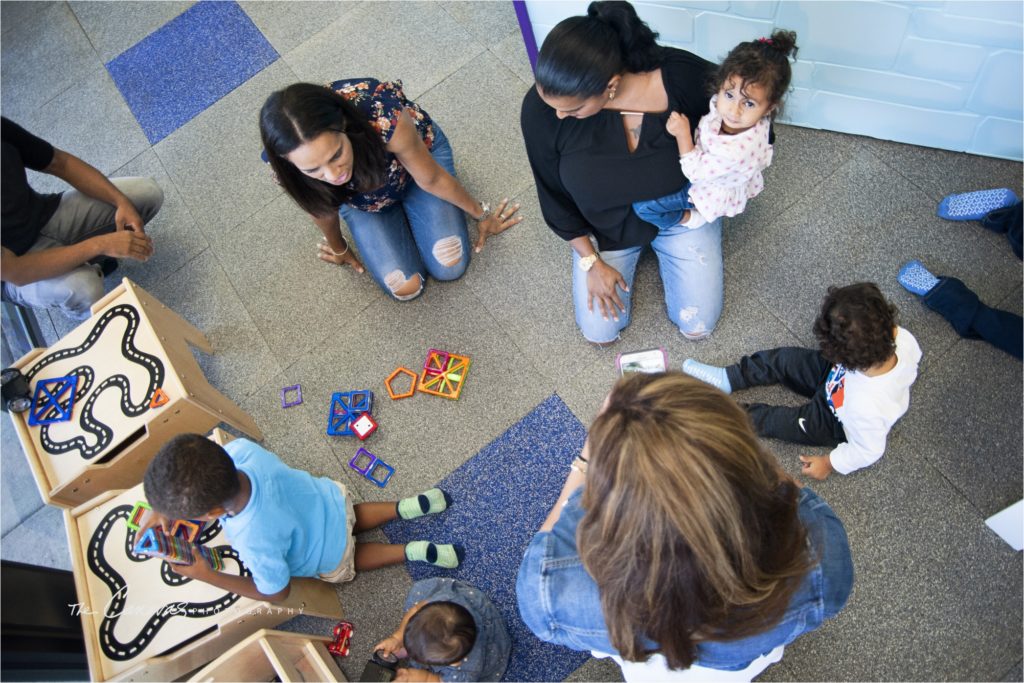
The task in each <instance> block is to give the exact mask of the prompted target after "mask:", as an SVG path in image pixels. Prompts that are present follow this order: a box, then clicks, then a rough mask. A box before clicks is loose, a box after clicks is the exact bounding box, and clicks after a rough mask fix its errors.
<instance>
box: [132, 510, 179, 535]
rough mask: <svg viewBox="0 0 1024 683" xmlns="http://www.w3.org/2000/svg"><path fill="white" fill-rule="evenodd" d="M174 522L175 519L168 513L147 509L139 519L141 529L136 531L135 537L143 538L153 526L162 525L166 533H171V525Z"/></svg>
mask: <svg viewBox="0 0 1024 683" xmlns="http://www.w3.org/2000/svg"><path fill="white" fill-rule="evenodd" d="M173 524H174V520H173V519H171V518H170V517H167V516H166V515H162V514H160V513H159V512H157V511H156V510H152V509H150V510H146V511H145V512H143V513H142V519H140V520H139V530H138V531H136V532H135V538H136V539H139V538H142V535H143V534H144V533H146V531H148V530H149V529H152V528H153V527H157V526H158V527H160V529H161V530H162V531H163V532H164V533H165V534H169V533H171V526H172V525H173Z"/></svg>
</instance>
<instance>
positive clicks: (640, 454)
mask: <svg viewBox="0 0 1024 683" xmlns="http://www.w3.org/2000/svg"><path fill="white" fill-rule="evenodd" d="M852 587H853V564H852V561H851V559H850V548H849V545H848V544H847V539H846V531H845V530H844V528H843V524H842V522H840V521H839V519H838V518H837V517H836V515H835V513H834V512H832V509H831V508H829V506H828V505H827V504H826V503H825V502H824V501H823V500H821V499H820V498H819V497H818V496H817V495H816V494H815V493H814V492H813V491H811V490H810V489H808V488H801V487H800V484H799V483H797V482H796V481H794V480H793V478H792V477H790V476H789V475H788V474H786V473H785V472H784V471H783V470H782V469H781V467H780V466H779V464H778V462H777V461H776V459H775V458H774V456H772V455H771V454H770V453H768V452H766V451H765V450H764V449H763V447H762V446H761V444H760V442H759V441H758V439H757V437H756V435H755V434H754V432H753V431H752V429H751V426H750V421H749V420H748V419H747V416H746V414H745V413H744V412H743V409H742V408H740V407H739V406H738V405H737V404H736V403H734V402H733V401H731V400H729V398H728V397H727V396H726V395H725V394H723V393H722V392H720V391H718V390H717V389H715V388H713V387H711V386H709V385H706V384H703V383H702V382H700V381H699V380H694V379H693V378H691V377H688V376H686V375H683V374H680V373H678V372H670V373H665V374H655V375H646V374H634V375H628V376H627V377H625V378H623V379H621V380H620V381H619V382H618V383H617V384H616V385H615V388H614V389H613V390H612V392H611V394H610V395H609V397H608V399H607V400H606V401H605V405H604V408H603V409H602V411H601V413H600V414H599V415H598V416H597V418H596V419H595V420H594V423H593V425H592V426H591V428H590V433H589V435H588V438H587V443H586V445H585V446H584V448H583V453H582V454H581V455H580V457H579V458H577V460H576V461H575V462H574V463H573V467H572V471H571V472H570V474H569V477H568V479H567V480H566V483H565V487H564V488H563V490H562V494H561V496H560V497H559V499H558V501H557V502H556V504H555V506H554V508H552V510H551V512H550V514H549V515H548V517H547V519H546V520H545V521H544V524H543V526H541V528H540V531H539V532H538V533H537V535H536V536H534V538H533V541H532V542H531V543H530V545H529V547H528V548H527V551H526V556H525V557H524V558H523V563H522V566H521V567H520V569H519V577H518V581H517V585H516V592H517V595H518V600H519V611H520V614H521V615H522V617H523V621H525V622H526V625H527V626H529V627H530V629H531V630H532V631H533V632H534V633H535V634H536V635H537V636H538V637H539V638H540V639H542V640H545V641H548V642H552V643H557V644H560V645H565V646H566V647H570V648H573V649H575V650H584V651H585V650H591V651H593V652H594V654H595V656H604V657H608V656H611V657H614V658H615V659H616V661H618V662H619V664H620V665H621V666H622V672H623V675H624V677H625V679H626V680H627V681H630V680H683V679H691V680H716V681H721V680H729V681H739V680H744V681H749V680H751V678H752V677H754V676H756V675H757V674H758V673H760V672H761V671H763V670H764V669H765V668H767V667H768V666H769V665H770V664H772V663H774V662H777V661H779V660H780V659H781V658H782V652H783V648H784V647H785V646H786V645H787V644H789V643H790V642H792V641H793V640H794V639H795V638H797V637H798V636H800V635H801V634H803V633H806V632H807V631H812V630H814V629H816V628H818V627H819V626H821V624H822V622H823V621H824V620H825V619H828V618H830V617H833V616H835V615H836V614H838V613H839V611H840V610H841V609H842V608H843V606H844V605H845V604H846V600H847V598H848V597H849V594H850V591H851V589H852Z"/></svg>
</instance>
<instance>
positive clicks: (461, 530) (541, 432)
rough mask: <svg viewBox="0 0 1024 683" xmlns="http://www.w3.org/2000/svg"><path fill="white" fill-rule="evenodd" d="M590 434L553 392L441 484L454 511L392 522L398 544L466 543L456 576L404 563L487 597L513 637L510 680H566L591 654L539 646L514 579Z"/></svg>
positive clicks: (415, 574) (421, 574)
mask: <svg viewBox="0 0 1024 683" xmlns="http://www.w3.org/2000/svg"><path fill="white" fill-rule="evenodd" d="M586 436H587V430H586V428H585V427H584V426H583V425H582V424H581V423H580V421H579V420H577V419H576V416H575V415H573V414H572V411H570V410H569V408H568V407H567V406H566V405H565V403H563V402H562V399H560V398H559V397H558V395H557V394H553V395H551V396H550V397H548V398H547V399H545V400H544V402H543V403H541V404H540V405H538V406H537V407H536V408H534V409H533V410H532V411H531V412H530V413H529V414H528V415H527V416H526V417H524V418H523V419H522V420H520V421H519V422H517V423H516V424H514V425H513V426H512V427H511V428H509V430H508V431H507V432H505V433H504V434H502V435H501V436H499V437H498V438H497V439H495V440H494V441H492V442H491V443H490V444H489V445H487V446H486V447H485V448H484V449H483V450H482V451H480V452H479V453H478V454H476V455H475V456H473V457H472V458H471V459H470V460H469V461H468V462H466V463H465V464H464V465H463V466H462V467H460V468H459V469H457V470H455V471H454V472H452V473H451V474H450V475H449V476H448V477H446V478H445V479H444V480H443V481H442V482H440V483H439V484H438V486H440V487H441V488H442V489H444V490H445V491H447V492H448V493H449V494H451V496H452V498H453V499H454V505H453V506H452V508H451V509H449V510H446V511H445V512H443V513H441V514H439V515H431V516H429V517H424V518H422V519H419V520H415V521H399V522H392V523H390V524H388V525H386V526H385V527H384V533H385V535H387V537H388V539H389V540H390V541H391V542H392V543H407V542H409V541H415V540H418V539H425V540H431V541H436V542H446V543H447V542H456V543H461V544H462V545H463V546H464V547H465V548H466V559H465V561H464V562H463V563H462V565H461V566H460V567H459V568H458V569H456V570H454V571H453V570H448V569H437V568H435V567H432V566H430V565H428V564H424V563H419V562H414V563H408V564H406V567H408V569H409V573H410V574H411V575H412V578H413V580H414V581H419V580H420V579H425V578H428V577H432V576H449V577H452V578H456V579H460V580H462V581H465V582H467V583H471V584H473V585H474V586H476V587H477V588H479V589H480V590H482V591H484V592H485V593H487V594H488V595H489V596H490V598H491V600H492V601H493V602H494V604H495V606H496V607H497V608H498V609H499V610H500V611H501V613H502V616H504V617H505V623H506V624H507V625H508V630H509V634H510V635H511V636H512V658H511V660H510V661H509V665H508V670H507V671H506V672H505V680H507V681H561V680H563V679H565V677H566V676H568V675H569V674H570V673H572V672H573V671H574V670H576V669H577V668H579V667H580V666H581V665H582V664H583V663H584V662H585V661H587V659H589V657H590V655H589V654H587V653H584V652H576V651H574V650H569V649H567V648H564V647H561V646H557V645H551V644H549V643H544V642H541V641H540V640H538V639H537V637H536V636H534V635H533V633H531V632H530V630H529V629H528V628H526V624H524V623H523V621H522V619H520V618H519V608H518V606H517V605H516V574H517V573H518V571H519V563H520V562H522V559H523V554H524V553H525V552H526V546H527V545H529V543H530V539H532V538H533V535H534V534H535V533H536V532H537V529H539V528H540V525H541V523H542V522H543V521H544V518H545V517H546V516H547V513H548V510H550V509H551V506H552V505H554V504H555V501H556V500H557V499H558V493H559V491H561V490H562V484H564V483H565V478H566V477H567V476H568V474H569V464H570V463H571V462H572V460H573V458H575V457H576V456H577V455H578V454H579V452H580V449H582V448H583V442H584V440H585V439H586Z"/></svg>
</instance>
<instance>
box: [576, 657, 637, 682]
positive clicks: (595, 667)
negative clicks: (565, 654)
mask: <svg viewBox="0 0 1024 683" xmlns="http://www.w3.org/2000/svg"><path fill="white" fill-rule="evenodd" d="M565 680H567V681H580V682H582V681H621V680H623V679H622V669H620V668H619V665H618V664H616V663H615V660H614V659H612V658H610V657H609V658H606V659H597V658H591V659H588V660H587V663H586V664H584V665H583V666H581V667H580V668H578V669H576V670H575V671H573V672H572V673H571V674H570V675H569V677H568V678H566V679H565Z"/></svg>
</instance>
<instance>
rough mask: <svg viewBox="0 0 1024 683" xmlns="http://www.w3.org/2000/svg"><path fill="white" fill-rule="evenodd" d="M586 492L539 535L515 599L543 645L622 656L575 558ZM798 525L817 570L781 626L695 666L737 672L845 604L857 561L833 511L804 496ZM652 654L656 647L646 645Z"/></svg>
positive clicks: (704, 655)
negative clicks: (803, 529)
mask: <svg viewBox="0 0 1024 683" xmlns="http://www.w3.org/2000/svg"><path fill="white" fill-rule="evenodd" d="M582 494H583V490H582V489H580V490H578V491H576V492H574V493H573V494H572V495H571V496H570V497H569V500H568V501H567V502H566V504H565V507H564V508H563V509H562V514H561V516H560V517H559V519H558V522H557V523H556V524H555V527H554V528H553V529H552V530H551V531H544V532H540V533H538V534H537V535H536V536H534V537H533V540H532V541H531V542H530V545H529V547H528V548H527V550H526V556H525V557H524V558H523V562H522V564H521V565H520V567H519V577H518V579H517V581H516V595H517V596H518V600H519V613H520V614H521V615H522V617H523V621H524V622H526V625H527V626H528V627H529V628H530V630H531V631H533V632H534V633H535V634H536V635H537V637H538V638H540V639H541V640H545V641H548V642H551V643H557V644H559V645H564V646H566V647H569V648H572V649H574V650H599V651H602V652H607V653H612V654H614V653H616V650H615V648H614V647H612V644H611V642H610V641H609V640H608V629H607V627H606V626H605V621H604V614H603V613H602V610H601V596H600V592H599V590H598V587H597V584H596V583H594V580H593V579H592V578H591V577H590V575H589V574H588V573H587V571H586V569H584V568H583V563H582V561H581V560H580V558H579V554H578V552H577V550H576V527H577V525H579V523H580V520H581V519H582V518H583V512H584V510H583V507H582V506H581V504H580V500H581V496H582ZM799 505H800V507H799V515H800V520H801V521H802V522H803V523H804V526H805V527H806V528H807V531H808V541H809V543H810V545H811V547H812V548H814V549H816V551H817V559H818V563H817V564H816V565H815V566H814V567H813V568H812V569H811V570H810V572H809V573H808V574H807V576H806V577H805V578H804V581H803V583H802V584H801V585H800V588H799V589H797V591H796V593H794V595H793V599H792V600H791V601H790V603H789V607H788V608H787V609H786V613H785V615H784V616H783V618H782V620H781V621H780V622H779V623H778V624H776V625H775V626H773V627H772V628H771V629H769V630H768V631H765V632H764V633H760V634H757V635H754V636H748V637H746V638H742V639H740V640H731V641H728V642H708V641H705V642H701V643H699V644H698V645H697V662H696V663H697V664H700V665H701V666H704V667H707V668H711V669H721V670H727V671H738V670H740V669H744V668H746V667H747V666H748V665H749V664H750V663H751V662H752V661H754V660H755V659H757V658H758V657H760V656H761V655H763V654H766V653H768V652H770V651H771V650H773V649H774V648H776V647H778V646H779V645H787V644H789V643H790V642H792V641H793V640H795V639H796V638H797V637H798V636H800V635H801V634H803V633H807V632H808V631H813V630H814V629H816V628H818V627H819V626H821V624H822V622H823V621H825V619H829V618H831V617H834V616H835V615H836V614H838V613H839V611H840V610H841V609H842V608H843V606H844V605H845V604H846V600H847V598H848V597H849V596H850V591H851V590H852V588H853V561H852V560H851V558H850V546H849V544H848V543H847V540H846V530H845V529H844V528H843V523H842V522H840V521H839V518H838V517H836V515H835V513H834V512H833V511H832V508H830V507H829V506H828V504H827V503H825V501H823V500H822V499H821V498H819V497H818V496H817V494H815V493H814V492H813V491H811V490H810V489H808V488H804V489H802V490H801V492H800V503H799ZM648 645H649V647H650V649H652V650H655V649H657V644H656V643H654V642H653V641H648Z"/></svg>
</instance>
